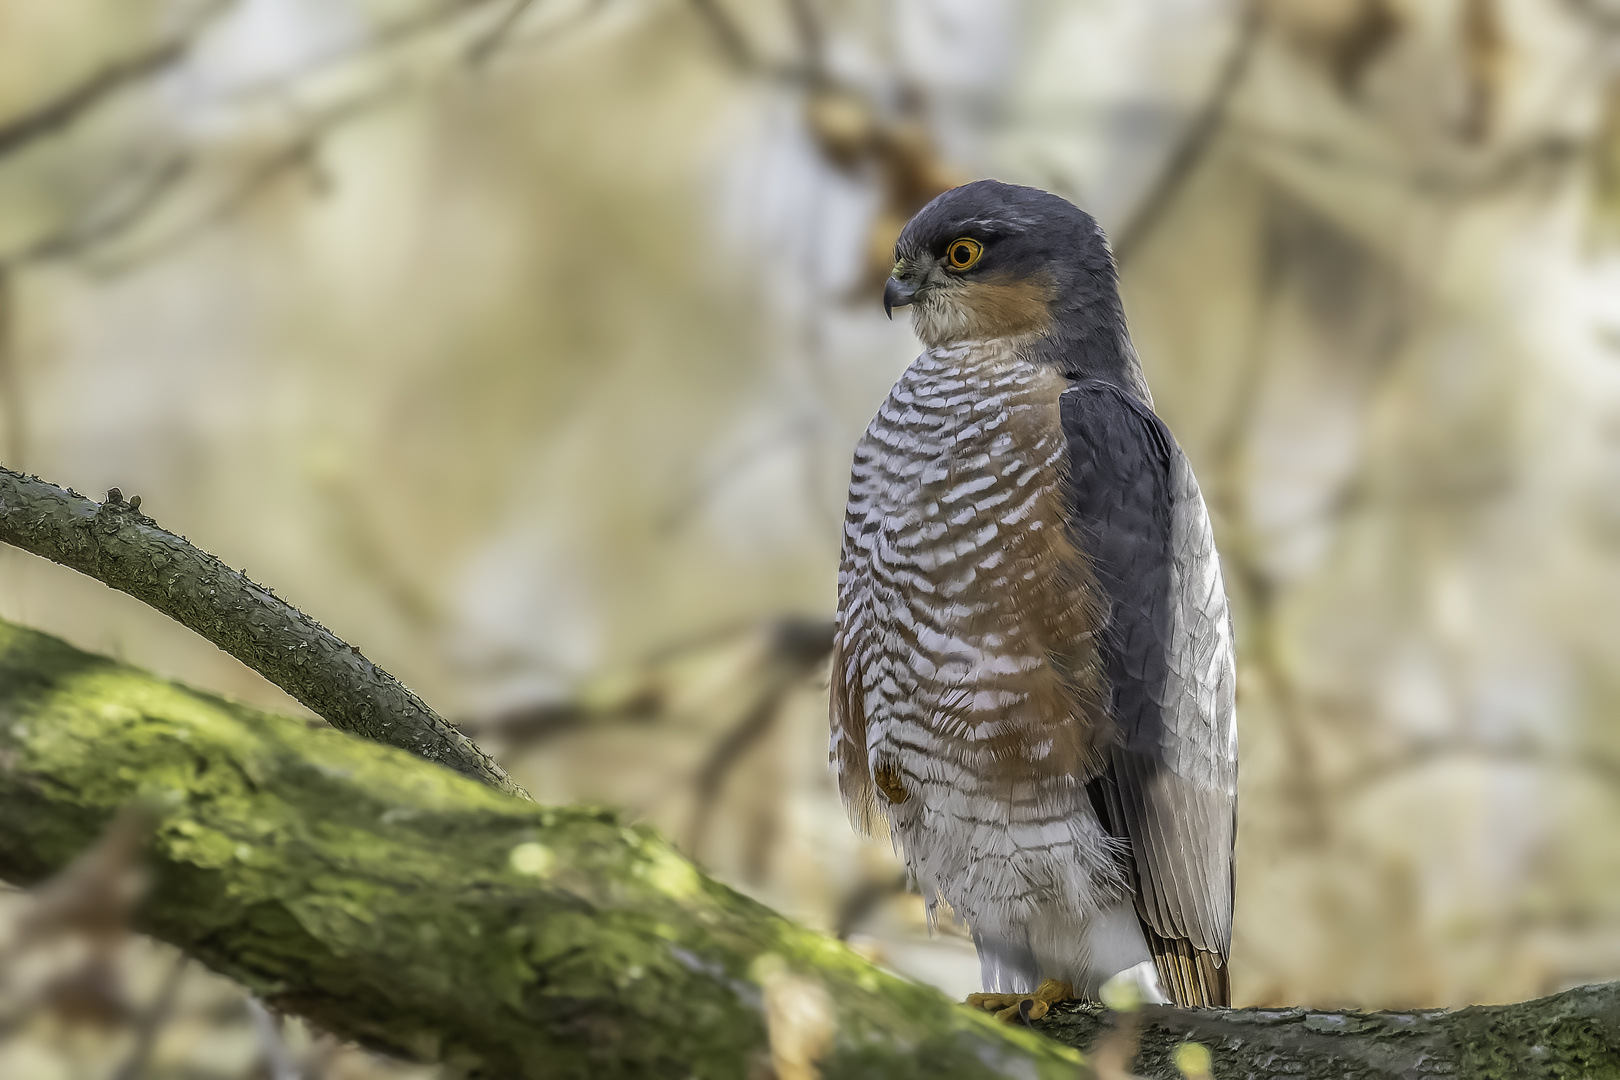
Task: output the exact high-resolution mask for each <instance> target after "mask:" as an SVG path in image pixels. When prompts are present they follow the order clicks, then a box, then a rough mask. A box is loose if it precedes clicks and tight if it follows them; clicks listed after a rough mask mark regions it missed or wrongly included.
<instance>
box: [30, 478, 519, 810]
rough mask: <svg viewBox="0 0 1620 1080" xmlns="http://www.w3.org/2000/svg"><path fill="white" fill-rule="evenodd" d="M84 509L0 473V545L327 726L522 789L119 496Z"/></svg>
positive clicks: (263, 594)
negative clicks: (227, 664) (119, 601)
mask: <svg viewBox="0 0 1620 1080" xmlns="http://www.w3.org/2000/svg"><path fill="white" fill-rule="evenodd" d="M108 494H109V496H110V497H109V498H108V500H107V501H106V502H104V503H96V502H93V501H91V500H90V499H87V498H85V497H84V496H82V495H80V494H78V493H77V492H74V491H69V490H65V489H63V488H59V487H57V486H55V485H54V484H50V483H47V482H46V481H44V480H40V479H38V478H37V477H32V476H24V475H22V474H21V473H15V472H12V471H11V470H10V469H6V468H4V467H0V541H4V542H5V543H8V544H14V545H16V546H17V547H20V548H22V549H23V550H24V551H30V552H33V553H34V554H35V555H40V556H43V557H45V558H47V559H50V560H51V561H52V562H57V563H61V564H62V565H63V566H67V567H70V568H72V569H74V570H77V571H79V573H81V574H87V575H89V576H90V577H93V578H95V579H96V580H97V581H100V582H102V583H103V584H105V585H109V586H111V587H112V588H114V589H117V590H119V591H120V592H126V593H128V594H129V595H131V596H133V597H135V598H136V599H137V600H140V601H142V602H143V603H145V604H148V605H149V606H151V607H153V608H156V609H157V610H158V611H161V612H162V613H163V614H165V615H167V616H169V618H171V619H174V620H175V621H176V622H178V623H180V624H181V625H183V626H186V627H188V628H189V629H191V630H193V631H195V632H196V633H198V634H201V635H202V636H203V637H205V638H207V639H208V640H209V641H211V642H213V643H214V644H215V645H218V646H219V647H220V648H221V649H223V650H225V651H226V652H228V653H230V654H231V655H232V656H234V657H236V658H237V659H238V660H240V661H242V662H243V663H244V664H246V665H247V666H248V667H250V668H252V669H253V670H254V671H257V672H258V673H259V674H261V675H263V676H264V677H265V678H267V679H269V680H270V681H271V682H273V683H275V684H276V685H277V686H279V687H281V688H282V689H283V690H285V691H287V693H289V694H291V695H292V696H293V697H294V698H296V699H297V700H298V701H299V702H301V703H302V704H304V705H305V706H307V707H308V708H309V709H310V710H311V711H312V712H314V713H316V714H317V715H319V716H321V717H323V718H324V719H325V720H326V721H327V722H328V723H330V724H331V725H332V726H333V727H335V728H338V729H340V730H342V731H347V732H351V733H353V734H355V735H362V736H364V737H366V738H368V739H372V740H374V741H376V742H380V743H383V744H385V745H388V746H397V747H399V748H400V749H402V750H408V751H410V752H411V753H413V754H416V755H417V756H419V757H424V758H427V759H428V760H429V761H436V762H439V763H440V764H442V765H446V766H448V767H450V768H452V769H454V770H456V771H457V772H459V773H461V774H463V775H465V776H470V777H472V778H473V779H475V780H479V781H482V782H483V783H485V784H488V785H489V786H490V787H493V788H495V789H496V790H498V791H504V792H507V793H508V794H513V795H525V792H524V791H523V790H522V788H520V787H518V786H517V785H516V784H515V783H513V782H512V780H511V778H510V777H508V776H507V775H506V773H505V772H504V771H503V770H502V769H501V767H500V766H499V765H497V764H496V763H495V762H494V760H493V759H491V758H490V757H489V755H487V754H485V753H484V752H483V750H481V749H480V748H479V747H478V746H477V744H475V743H474V742H473V741H472V740H471V739H469V738H467V737H466V736H465V735H463V734H462V733H461V732H459V731H457V730H456V728H455V727H454V726H453V725H452V724H450V723H449V722H448V721H446V720H445V719H444V718H442V717H440V716H439V715H438V714H437V713H435V712H434V711H433V710H432V709H431V708H429V707H428V705H427V703H426V702H424V701H423V700H422V699H421V698H419V697H417V696H416V695H415V694H413V693H411V691H410V690H408V689H407V688H406V687H405V686H404V685H403V684H402V683H401V682H400V681H399V680H398V679H396V678H394V677H393V676H392V675H390V674H388V672H386V671H384V670H383V669H382V668H380V667H378V666H376V665H375V664H373V663H372V662H371V661H369V660H367V659H366V658H365V657H364V656H362V655H360V650H358V649H356V648H354V647H353V646H352V645H349V644H348V643H347V642H345V641H343V640H341V639H340V638H338V637H337V636H336V635H335V634H333V633H332V632H331V631H330V630H328V629H326V627H324V626H322V625H321V624H320V623H318V622H316V621H315V620H314V619H312V618H310V617H309V616H308V615H305V614H304V613H303V612H301V611H299V610H298V609H297V608H295V607H293V606H292V605H291V604H289V603H287V602H286V601H284V600H282V599H281V598H280V597H278V596H276V595H275V593H274V592H273V591H272V590H270V589H268V588H265V587H264V586H262V585H258V584H255V583H254V582H253V581H251V580H249V579H248V577H247V575H245V574H242V573H240V572H238V571H236V570H233V569H231V568H230V567H228V566H226V565H225V564H224V563H222V562H220V561H219V560H218V559H216V558H214V556H212V555H210V554H208V553H207V552H206V551H202V550H200V549H199V548H196V547H194V546H192V545H191V544H190V543H189V542H188V541H187V540H186V539H185V537H183V536H176V535H175V534H173V533H171V532H167V531H165V530H164V529H162V528H160V527H159V526H158V524H157V522H155V521H153V520H152V519H151V518H149V517H147V516H146V515H145V514H142V513H141V512H140V510H139V508H138V500H136V505H131V503H128V502H124V501H123V499H122V498H121V497H113V496H115V493H113V492H109V493H108Z"/></svg>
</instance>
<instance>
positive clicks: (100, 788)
mask: <svg viewBox="0 0 1620 1080" xmlns="http://www.w3.org/2000/svg"><path fill="white" fill-rule="evenodd" d="M131 803H142V804H145V805H146V806H148V807H150V808H152V809H153V811H154V812H155V814H156V815H157V818H158V820H159V824H158V826H157V828H156V831H155V833H154V836H153V840H152V843H151V848H150V852H149V857H150V861H151V866H152V874H153V888H152V892H151V893H150V896H149V898H148V901H147V903H146V904H145V905H144V907H143V909H142V914H141V925H142V928H143V929H146V930H148V931H150V932H151V933H153V934H154V935H155V936H157V937H159V938H161V939H163V940H166V941H169V942H172V943H174V944H175V945H178V946H179V947H181V948H182V949H184V950H185V951H187V952H188V953H190V954H191V955H193V956H195V957H197V958H198V959H200V960H202V961H204V962H205V963H207V964H209V965H210V966H211V967H213V968H215V969H216V970H218V971H221V972H223V973H224V974H226V975H229V976H231V977H232V978H235V979H237V980H238V981H240V982H241V983H243V984H244V985H246V986H248V987H249V988H250V989H252V990H253V991H254V992H255V993H257V994H259V995H260V996H262V997H263V998H265V999H266V1000H268V1001H270V1002H272V1003H274V1004H276V1005H279V1006H281V1007H283V1008H286V1009H288V1010H289V1011H292V1012H296V1013H299V1014H301V1015H304V1016H307V1017H309V1018H311V1019H312V1020H314V1021H315V1022H316V1023H318V1024H320V1025H322V1026H324V1027H326V1028H328V1029H330V1030H332V1031H334V1032H336V1033H339V1034H341V1035H344V1036H347V1037H350V1038H354V1039H358V1040H360V1041H361V1042H363V1043H365V1044H367V1045H369V1046H372V1047H375V1048H378V1049H382V1050H385V1051H387V1052H389V1053H393V1054H397V1055H401V1056H404V1057H409V1058H415V1059H420V1060H434V1061H443V1062H447V1063H450V1064H451V1065H453V1066H455V1067H456V1068H458V1069H460V1070H463V1071H465V1072H466V1073H468V1074H469V1075H475V1076H491V1077H494V1076H499V1077H540V1076H545V1077H573V1076H578V1077H585V1076H589V1077H604V1078H605V1077H618V1076H622V1077H659V1076H667V1077H672V1078H674V1077H683V1078H684V1077H690V1076H697V1077H704V1078H711V1077H712V1078H723V1077H737V1078H742V1077H747V1076H749V1075H760V1074H762V1072H763V1070H764V1069H765V1068H766V1067H767V1066H770V1065H771V1064H772V1062H773V1054H776V1055H782V1054H789V1053H791V1054H794V1055H798V1056H800V1057H803V1056H806V1055H808V1056H810V1057H811V1058H813V1059H814V1060H815V1061H817V1062H818V1063H819V1068H820V1069H821V1072H822V1075H824V1076H828V1077H832V1076H838V1077H874V1078H876V1077H917V1078H919V1080H922V1078H925V1077H926V1078H929V1080H951V1078H955V1077H964V1078H966V1077H975V1078H978V1077H1013V1076H1017V1077H1047V1076H1051V1077H1058V1076H1062V1077H1065V1078H1067V1077H1072V1076H1073V1075H1074V1073H1075V1069H1076V1067H1077V1063H1078V1058H1077V1057H1076V1056H1075V1054H1074V1052H1073V1051H1072V1050H1070V1049H1068V1048H1065V1047H1063V1046H1060V1045H1059V1044H1057V1043H1054V1042H1051V1041H1049V1040H1045V1039H1042V1038H1041V1037H1040V1036H1038V1035H1036V1034H1034V1033H1032V1032H1027V1031H1016V1030H1013V1029H1009V1028H1004V1027H1001V1026H998V1025H996V1024H994V1023H993V1022H992V1021H990V1020H989V1019H987V1018H985V1017H983V1016H981V1015H976V1014H974V1013H972V1012H970V1011H969V1010H967V1009H964V1008H962V1007H960V1006H958V1005H956V1004H953V1003H952V1002H950V1001H948V1000H946V999H945V998H944V997H943V996H942V995H941V994H939V993H938V992H936V991H934V990H931V989H928V988H925V987H921V986H918V985H916V984H913V983H909V982H907V981H905V980H903V979H900V978H898V977H897V976H894V975H892V974H889V973H886V972H884V971H882V970H880V969H878V968H876V967H874V966H872V965H870V964H868V963H867V962H865V961H864V960H862V959H861V958H860V957H858V956H856V955H855V954H854V953H852V952H850V951H849V950H848V949H846V948H845V947H844V946H842V945H841V944H839V943H837V942H835V941H833V940H831V939H829V938H826V937H824V936H822V935H819V934H815V933H813V932H811V931H808V930H805V929H803V928H800V927H797V926H795V925H793V924H792V923H790V922H788V921H787V920H785V919H783V918H781V917H780V916H778V915H776V914H775V913H773V912H771V911H770V910H768V909H766V908H764V907H762V906H761V905H759V904H757V903H755V902H753V901H751V900H748V899H747V898H745V897H743V896H741V895H739V894H737V893H735V892H733V891H731V890H730V889H727V888H725V887H724V886H721V885H719V884H717V883H715V882H714V881H712V880H710V879H708V878H707V877H705V876H704V875H703V874H702V873H700V872H699V871H698V870H697V868H696V867H694V866H693V865H692V864H691V863H690V862H689V861H687V860H686V859H685V858H684V857H682V856H681V855H680V854H679V853H678V852H677V851H675V850H674V849H673V848H672V847H671V846H670V845H669V844H668V843H666V842H665V841H664V840H663V839H661V838H660V837H659V836H658V835H657V834H655V833H654V832H652V831H651V830H649V829H646V828H644V827H641V826H635V825H626V824H624V823H623V822H621V821H620V820H619V819H618V818H617V817H615V815H613V814H612V813H610V812H608V811H604V810H598V809H591V808H548V807H542V806H537V805H535V804H534V803H531V802H527V801H523V800H519V799H517V798H513V797H510V796H506V795H502V794H500V793H498V792H495V791H492V790H490V789H489V788H487V787H484V786H482V785H480V784H477V783H474V782H472V781H469V780H467V779H465V778H463V777H460V776H457V775H455V774H454V773H451V772H449V771H447V770H444V769H439V768H436V767H435V766H433V765H431V764H428V763H426V762H423V761H421V760H420V759H417V758H415V757H413V756H411V755H409V754H406V753H403V752H401V751H398V750H395V749H391V748H389V747H384V746H379V745H376V744H373V743H369V742H366V741H363V740H361V739H357V738H353V737H350V736H348V735H345V734H343V733H341V732H338V731H334V730H331V729H328V728H325V727H319V726H311V725H309V724H307V723H306V722H304V721H301V720H297V719H293V718H289V717H284V716H276V715H273V714H268V713H263V712H260V711H258V710H254V709H249V708H247V707H245V706H242V705H239V704H235V703H232V702H229V701H225V700H223V699H220V698H217V697H213V696H210V695H208V694H204V693H200V692H197V691H195V690H190V689H188V688H186V687H183V686H180V685H177V684H175V683H171V682H165V681H163V680H160V679H157V678H154V677H152V676H150V675H148V674H146V673H144V672H141V671H139V670H137V669H134V668H131V667H129V666H126V665H123V664H119V663H115V662H113V661H110V660H107V659H104V658H100V657H96V656H91V655H88V654H86V653H83V652H80V651H78V650H76V649H73V648H72V647H70V646H68V645H66V644H64V643H62V642H60V641H57V640H55V639H53V638H49V637H47V636H45V635H43V634H39V633H36V632H33V631H29V630H25V629H23V628H20V627H16V626H12V625H9V624H5V623H0V821H4V823H5V827H4V828H3V829H0V878H5V879H7V880H10V881H14V882H17V883H29V882H33V881H37V880H40V879H42V878H43V877H45V876H47V875H49V874H51V873H53V872H54V871H56V870H58V869H60V868H61V867H62V866H64V865H65V864H66V863H67V862H68V861H69V860H71V859H72V858H73V857H74V856H75V855H76V854H78V853H79V852H80V851H81V850H83V849H84V848H85V847H87V846H88V845H89V844H90V843H91V842H92V841H93V840H94V839H95V837H96V836H97V835H98V834H99V833H100V831H101V830H102V829H103V828H104V827H105V826H106V823H107V822H108V821H109V820H110V819H111V818H112V816H113V815H114V814H116V813H117V812H118V811H119V809H120V808H122V807H125V806H128V805H130V804H131ZM783 995H789V996H790V997H789V998H784V997H783ZM784 1001H790V1002H791V1004H792V1007H775V1006H782V1005H783V1002H784ZM778 1064H781V1062H778ZM778 1071H782V1070H780V1069H779V1070H778Z"/></svg>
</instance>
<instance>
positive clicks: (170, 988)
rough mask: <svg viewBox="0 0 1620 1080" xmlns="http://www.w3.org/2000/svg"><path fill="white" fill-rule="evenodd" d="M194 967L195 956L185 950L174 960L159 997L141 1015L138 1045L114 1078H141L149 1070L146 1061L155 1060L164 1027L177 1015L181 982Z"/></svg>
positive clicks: (137, 1035) (137, 1079) (159, 991)
mask: <svg viewBox="0 0 1620 1080" xmlns="http://www.w3.org/2000/svg"><path fill="white" fill-rule="evenodd" d="M190 966H191V957H189V956H187V955H186V954H185V953H181V954H180V955H179V956H177V957H175V959H174V963H173V964H171V965H170V967H169V973H168V974H167V975H166V976H164V979H163V985H162V986H161V987H160V988H159V989H158V994H157V997H156V998H155V999H154V1000H153V1002H152V1004H151V1006H150V1007H148V1008H147V1010H146V1011H145V1012H144V1013H142V1014H141V1017H140V1019H139V1021H138V1022H137V1023H136V1027H135V1046H134V1048H133V1049H132V1050H130V1052H129V1057H128V1058H127V1059H126V1060H125V1061H124V1063H123V1064H122V1065H120V1066H119V1067H118V1071H117V1072H116V1073H114V1074H113V1080H139V1077H140V1075H141V1074H142V1073H144V1072H145V1071H146V1064H147V1062H149V1061H150V1060H151V1059H152V1050H153V1049H154V1048H155V1047H156V1046H157V1040H158V1036H159V1035H160V1034H162V1032H163V1026H164V1025H165V1024H167V1023H168V1022H169V1017H171V1016H173V1015H174V1003H175V1002H176V1001H177V1000H178V999H179V997H180V984H181V983H182V982H183V981H184V978H185V974H186V969H187V968H188V967H190Z"/></svg>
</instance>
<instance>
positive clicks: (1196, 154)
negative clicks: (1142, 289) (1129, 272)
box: [1114, 0, 1263, 266]
mask: <svg viewBox="0 0 1620 1080" xmlns="http://www.w3.org/2000/svg"><path fill="white" fill-rule="evenodd" d="M1262 21H1263V20H1262V18H1261V12H1260V3H1259V0H1249V2H1248V3H1246V4H1245V5H1244V10H1243V17H1242V21H1241V22H1240V23H1239V25H1238V28H1237V40H1236V41H1234V42H1233V43H1232V49H1231V52H1229V53H1228V54H1227V57H1226V62H1225V64H1223V65H1222V67H1221V71H1220V74H1219V75H1218V76H1217V77H1216V79H1215V85H1214V86H1213V87H1212V88H1211V90H1210V94H1209V97H1208V99H1207V100H1206V101H1205V102H1204V107H1203V108H1201V109H1200V110H1199V111H1198V113H1197V114H1196V115H1195V116H1194V117H1193V118H1192V120H1191V121H1189V122H1188V124H1187V128H1186V130H1185V131H1183V132H1182V134H1181V138H1180V139H1179V140H1178V141H1177V143H1176V146H1175V149H1174V150H1172V151H1171V153H1170V158H1169V160H1168V161H1167V162H1166V163H1165V166H1164V168H1163V169H1162V170H1160V172H1159V176H1158V179H1156V180H1155V181H1154V183H1153V187H1152V188H1150V189H1149V190H1148V193H1147V194H1146V195H1145V196H1143V198H1142V200H1141V202H1139V203H1138V204H1137V206H1136V212H1135V213H1133V214H1132V215H1131V218H1130V220H1129V221H1127V222H1126V223H1125V225H1124V227H1123V228H1121V229H1118V230H1117V231H1116V232H1115V234H1114V259H1115V261H1117V262H1118V263H1119V265H1121V266H1124V265H1125V264H1126V263H1128V262H1130V261H1131V259H1132V258H1133V257H1135V255H1136V253H1137V252H1138V251H1139V250H1141V246H1142V243H1143V241H1145V240H1146V239H1147V237H1148V235H1149V234H1150V233H1152V231H1153V229H1154V227H1155V226H1157V225H1158V223H1159V220H1160V218H1162V217H1163V216H1164V213H1165V211H1167V210H1168V209H1169V208H1170V206H1171V205H1172V204H1173V203H1174V202H1175V201H1176V198H1177V196H1179V195H1180V194H1181V189H1182V188H1183V187H1184V186H1185V185H1186V183H1187V180H1188V179H1189V178H1190V177H1191V176H1192V174H1193V172H1194V171H1195V170H1196V169H1197V167H1198V164H1199V162H1201V161H1202V160H1203V159H1204V155H1205V154H1206V153H1207V152H1208V151H1209V148H1210V146H1211V145H1212V144H1213V143H1214V141H1215V136H1216V134H1218V133H1219V132H1220V130H1221V128H1222V126H1223V125H1224V124H1225V123H1226V114H1227V110H1228V108H1229V107H1230V105H1231V103H1232V97H1233V95H1234V94H1236V92H1237V89H1238V87H1240V86H1241V85H1243V80H1244V77H1245V76H1246V75H1247V74H1248V72H1249V63H1250V61H1251V60H1253V58H1254V53H1255V48H1256V45H1257V44H1258V43H1259V40H1260V29H1261V24H1262Z"/></svg>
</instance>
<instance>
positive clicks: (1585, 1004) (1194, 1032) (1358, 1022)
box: [1035, 983, 1620, 1080]
mask: <svg viewBox="0 0 1620 1080" xmlns="http://www.w3.org/2000/svg"><path fill="white" fill-rule="evenodd" d="M1142 1021H1143V1023H1142V1036H1141V1045H1140V1052H1139V1053H1138V1055H1137V1057H1136V1061H1135V1063H1134V1065H1133V1070H1134V1071H1135V1072H1137V1073H1138V1074H1140V1075H1142V1076H1145V1077H1152V1078H1155V1080H1160V1078H1162V1080H1171V1078H1175V1077H1180V1076H1181V1075H1182V1074H1181V1072H1180V1071H1179V1070H1178V1069H1177V1068H1176V1067H1175V1064H1174V1060H1173V1059H1174V1055H1175V1051H1176V1049H1177V1048H1178V1047H1180V1046H1182V1045H1184V1044H1185V1043H1187V1042H1189V1041H1191V1042H1197V1043H1200V1044H1202V1045H1203V1046H1204V1047H1205V1048H1206V1049H1208V1050H1209V1051H1210V1053H1211V1057H1212V1060H1213V1063H1214V1076H1215V1078H1216V1080H1228V1078H1232V1080H1238V1078H1244V1080H1247V1078H1251V1077H1254V1078H1258V1077H1286V1078H1287V1080H1388V1078H1400V1080H1420V1078H1424V1077H1436V1078H1438V1077H1446V1078H1455V1080H1532V1078H1537V1080H1539V1078H1542V1077H1545V1078H1548V1080H1552V1078H1555V1077H1570V1078H1573V1077H1580V1078H1582V1080H1620V983H1606V984H1602V985H1597V986H1583V987H1580V988H1578V989H1574V990H1567V991H1565V992H1564V993H1562V994H1555V995H1553V996H1552V997H1545V998H1539V999H1537V1000H1535V1001H1524V1002H1519V1003H1517V1004H1513V1005H1490V1006H1475V1007H1473V1008H1469V1009H1460V1010H1457V1011H1456V1012H1448V1011H1446V1010H1444V1009H1422V1010H1416V1011H1412V1012H1379V1013H1362V1012H1335V1011H1327V1010H1316V1009H1171V1008H1151V1009H1147V1010H1145V1015H1144V1016H1143V1018H1142ZM1111 1023H1112V1019H1111V1017H1110V1015H1109V1013H1108V1011H1107V1010H1106V1009H1103V1008H1101V1007H1100V1006H1087V1005H1073V1004H1071V1005H1059V1006H1057V1008H1056V1009H1054V1010H1053V1011H1052V1012H1051V1013H1049V1014H1048V1015H1047V1017H1046V1018H1045V1019H1043V1020H1040V1021H1037V1022H1036V1025H1035V1026H1036V1028H1037V1029H1039V1030H1040V1031H1042V1032H1044V1033H1045V1034H1047V1035H1049V1036H1051V1037H1053V1038H1055V1039H1060V1040H1062V1041H1063V1042H1065V1043H1068V1044H1069V1045H1071V1046H1078V1047H1082V1048H1090V1047H1092V1046H1093V1045H1095V1044H1097V1042H1098V1040H1099V1039H1101V1038H1103V1037H1104V1035H1105V1033H1106V1032H1107V1031H1108V1030H1109V1028H1110V1026H1111Z"/></svg>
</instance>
